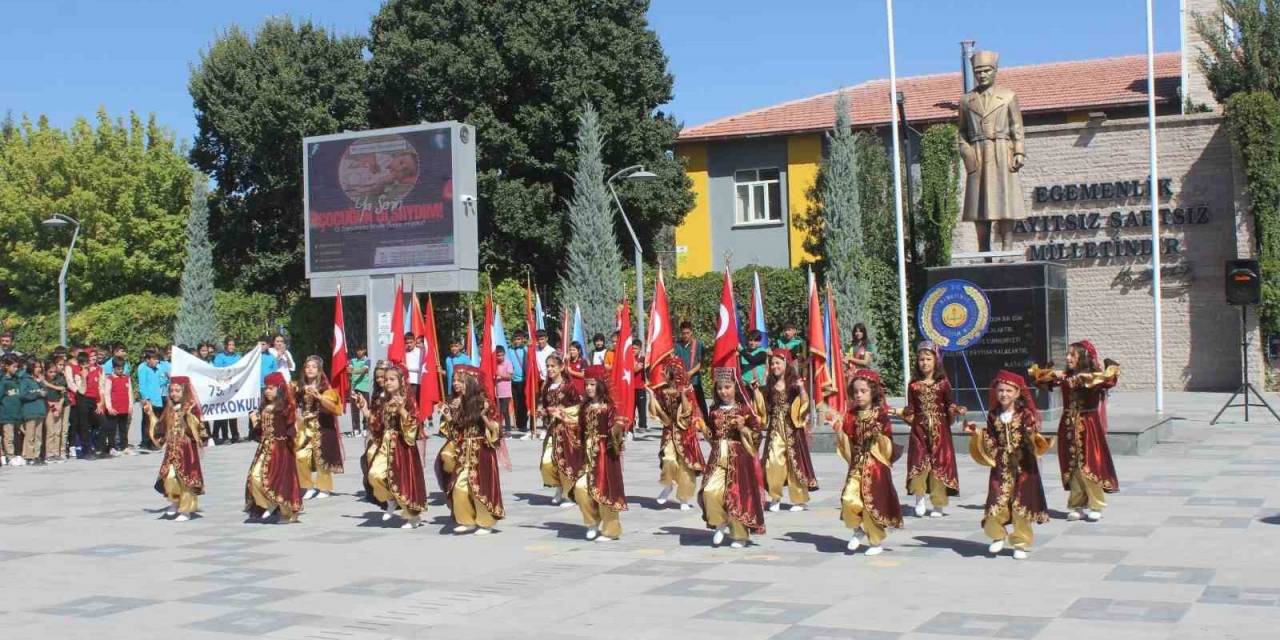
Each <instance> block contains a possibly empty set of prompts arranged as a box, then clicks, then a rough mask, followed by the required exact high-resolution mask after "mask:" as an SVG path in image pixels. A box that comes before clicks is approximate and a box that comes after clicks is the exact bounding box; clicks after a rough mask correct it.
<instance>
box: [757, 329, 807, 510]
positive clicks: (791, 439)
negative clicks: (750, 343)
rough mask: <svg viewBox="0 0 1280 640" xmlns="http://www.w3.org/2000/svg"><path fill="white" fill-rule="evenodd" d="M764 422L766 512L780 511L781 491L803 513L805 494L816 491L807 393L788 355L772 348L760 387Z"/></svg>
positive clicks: (793, 508) (781, 350) (784, 350)
mask: <svg viewBox="0 0 1280 640" xmlns="http://www.w3.org/2000/svg"><path fill="white" fill-rule="evenodd" d="M764 398H765V402H766V407H767V408H766V411H767V414H766V416H767V417H766V420H767V425H766V427H765V436H764V446H763V447H762V448H763V450H764V451H763V455H764V477H765V484H766V488H767V489H768V491H769V501H770V504H769V510H770V511H780V510H781V509H782V488H783V487H784V486H785V487H787V489H788V493H789V494H790V498H791V510H792V511H804V509H805V505H807V504H809V492H810V491H814V490H816V489H817V488H818V477H817V474H816V473H814V471H813V459H812V458H811V457H810V455H809V432H808V428H809V394H808V393H806V392H805V390H804V384H803V383H801V382H800V376H799V375H798V374H797V373H796V369H795V367H793V366H791V352H790V351H787V350H786V349H774V350H773V352H772V353H770V354H769V376H768V378H767V380H766V384H765V387H764Z"/></svg>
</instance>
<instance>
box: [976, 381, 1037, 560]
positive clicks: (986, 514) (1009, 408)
mask: <svg viewBox="0 0 1280 640" xmlns="http://www.w3.org/2000/svg"><path fill="white" fill-rule="evenodd" d="M990 404H991V410H990V411H988V412H987V427H986V428H985V429H983V430H982V431H978V425H976V424H974V423H972V422H967V423H965V425H964V430H965V432H966V433H968V434H969V453H970V455H972V456H973V460H974V461H975V462H977V463H978V464H980V465H982V466H984V467H991V477H990V480H988V481H987V505H986V509H985V510H984V511H983V514H982V530H983V531H984V532H986V534H987V535H988V536H990V537H991V540H992V542H991V546H990V547H987V550H988V551H990V552H991V553H992V554H998V553H1000V552H1001V551H1002V550H1004V545H1005V537H1006V535H1007V536H1008V540H1009V544H1010V545H1011V546H1012V547H1013V557H1014V559H1015V560H1025V559H1026V558H1027V551H1028V550H1030V549H1031V542H1032V540H1034V539H1035V534H1034V532H1033V531H1032V530H1031V523H1033V522H1034V523H1037V524H1043V523H1045V522H1048V521H1049V508H1048V506H1046V503H1045V499H1044V486H1043V485H1042V484H1041V482H1040V467H1039V465H1038V464H1037V463H1036V459H1037V458H1039V457H1040V456H1042V455H1044V452H1046V451H1048V450H1049V446H1050V444H1049V442H1048V441H1046V440H1045V439H1044V437H1043V436H1041V435H1040V412H1039V411H1037V410H1036V404H1035V399H1034V398H1032V397H1031V390H1030V389H1028V388H1027V383H1026V380H1024V379H1023V378H1022V376H1020V375H1018V374H1016V373H1013V372H1011V371H1001V372H1000V373H997V374H996V377H995V380H992V381H991V400H990ZM1006 525H1013V532H1012V533H1009V532H1008V531H1007V530H1006V529H1005V526H1006Z"/></svg>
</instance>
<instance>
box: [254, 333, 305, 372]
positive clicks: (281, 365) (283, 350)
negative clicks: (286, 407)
mask: <svg viewBox="0 0 1280 640" xmlns="http://www.w3.org/2000/svg"><path fill="white" fill-rule="evenodd" d="M267 355H270V356H271V358H272V363H273V365H274V366H273V367H272V368H271V369H267V368H266V367H265V366H264V367H263V368H262V378H263V379H264V380H265V379H266V378H267V376H268V375H271V372H272V371H279V372H280V375H282V376H284V381H285V382H289V381H291V380H293V372H294V370H295V369H297V366H296V365H295V364H294V362H293V354H292V353H290V352H289V347H288V346H286V345H285V343H284V336H282V335H280V334H278V333H277V334H276V335H275V337H273V338H271V347H270V348H268V349H267V350H265V351H263V352H262V356H263V358H264V359H265V358H266V356H267Z"/></svg>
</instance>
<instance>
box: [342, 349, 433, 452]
mask: <svg viewBox="0 0 1280 640" xmlns="http://www.w3.org/2000/svg"><path fill="white" fill-rule="evenodd" d="M347 371H348V372H350V374H351V393H352V395H353V397H354V395H355V394H359V395H361V396H363V397H364V404H365V406H372V404H371V403H370V398H369V394H370V393H371V392H372V391H373V375H372V374H371V372H370V371H369V350H368V349H366V348H365V347H364V345H360V346H358V347H356V357H354V358H352V359H351V360H350V361H348V362H347ZM415 399H417V398H416V397H415ZM362 417H363V416H362V415H361V414H360V408H359V406H358V404H357V403H356V402H352V403H351V431H352V433H360V431H361V429H360V424H361V423H360V418H362Z"/></svg>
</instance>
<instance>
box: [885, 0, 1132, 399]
mask: <svg viewBox="0 0 1280 640" xmlns="http://www.w3.org/2000/svg"><path fill="white" fill-rule="evenodd" d="M1148 2H1150V0H1148ZM884 6H885V12H886V13H887V15H888V21H889V122H890V123H891V126H892V128H893V206H894V212H895V215H894V217H893V222H894V226H895V227H896V228H897V231H898V313H899V318H898V321H899V322H900V325H899V326H900V330H899V334H900V336H899V337H900V338H901V342H902V376H903V379H904V380H905V379H906V377H907V375H908V373H909V372H910V371H911V349H910V347H909V346H908V345H909V344H910V342H911V328H910V327H908V326H907V257H906V254H905V252H904V246H905V244H904V242H903V238H902V145H901V141H900V140H899V138H898V135H899V134H898V118H897V117H896V116H895V115H894V114H895V113H897V112H896V111H895V109H896V108H897V96H898V62H897V58H896V57H895V54H894V50H893V0H884Z"/></svg>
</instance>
